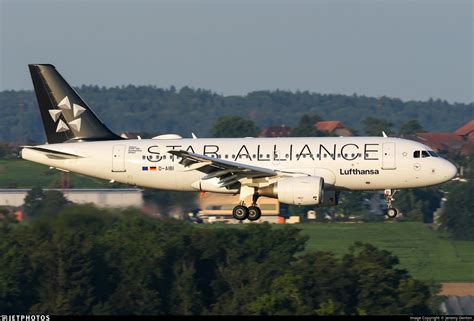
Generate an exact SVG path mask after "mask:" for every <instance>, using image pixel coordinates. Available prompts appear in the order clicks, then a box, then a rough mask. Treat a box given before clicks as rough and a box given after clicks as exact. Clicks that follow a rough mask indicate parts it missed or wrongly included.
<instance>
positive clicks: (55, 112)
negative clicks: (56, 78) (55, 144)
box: [49, 96, 86, 133]
mask: <svg viewBox="0 0 474 321" xmlns="http://www.w3.org/2000/svg"><path fill="white" fill-rule="evenodd" d="M57 107H58V108H59V109H50V110H49V114H50V115H51V118H53V121H54V122H55V123H56V122H58V120H59V122H58V126H57V127H56V133H62V132H66V131H68V130H70V129H73V130H74V131H75V132H79V131H81V118H80V117H79V118H76V117H78V116H80V115H81V114H82V113H83V112H85V111H86V109H85V108H84V107H82V106H81V105H78V104H74V103H73V104H72V106H71V103H70V102H69V98H68V97H67V96H66V97H64V98H63V100H61V101H60V102H59V104H58V106H57ZM65 111H72V114H73V116H74V118H75V119H74V120H72V121H70V122H69V123H68V124H66V123H65V122H64V121H63V120H62V119H60V116H61V114H63V113H64V112H65ZM68 125H69V127H68Z"/></svg>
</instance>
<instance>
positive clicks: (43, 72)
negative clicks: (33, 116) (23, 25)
mask: <svg viewBox="0 0 474 321" xmlns="http://www.w3.org/2000/svg"><path fill="white" fill-rule="evenodd" d="M28 66H29V68H30V73H31V79H32V80H33V86H34V88H35V93H36V98H37V99H38V105H39V109H40V113H41V118H42V120H43V125H44V129H45V132H46V138H47V140H48V143H49V144H57V143H64V142H76V141H96V140H119V139H122V138H121V137H120V136H118V135H116V134H114V133H113V132H112V131H110V130H109V129H108V128H107V126H105V125H104V123H102V122H101V121H100V120H99V118H98V117H97V116H96V115H95V114H94V112H93V111H92V110H91V109H90V108H89V106H87V104H86V103H85V102H84V101H83V100H82V98H81V97H79V95H78V94H77V92H76V91H75V90H74V89H73V88H72V87H71V86H70V85H69V84H68V83H67V82H66V80H64V78H63V77H62V76H61V75H60V74H59V72H57V70H56V68H55V67H54V66H53V65H47V64H41V65H28Z"/></svg>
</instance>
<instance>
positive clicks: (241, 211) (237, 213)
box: [232, 205, 249, 221]
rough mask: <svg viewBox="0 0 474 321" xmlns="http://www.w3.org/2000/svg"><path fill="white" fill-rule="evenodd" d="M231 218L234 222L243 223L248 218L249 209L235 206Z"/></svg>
mask: <svg viewBox="0 0 474 321" xmlns="http://www.w3.org/2000/svg"><path fill="white" fill-rule="evenodd" d="M232 216H233V217H234V218H235V219H236V220H239V221H243V220H245V219H246V218H247V217H248V216H249V209H248V208H247V207H245V206H243V205H237V206H236V207H234V209H233V210H232Z"/></svg>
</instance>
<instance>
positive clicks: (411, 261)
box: [218, 222, 474, 282]
mask: <svg viewBox="0 0 474 321" xmlns="http://www.w3.org/2000/svg"><path fill="white" fill-rule="evenodd" d="M218 226H219V227H222V228H227V227H235V226H238V227H239V228H240V227H242V225H240V224H239V225H218ZM281 226H282V225H276V227H277V228H280V227H281ZM295 227H297V228H299V229H301V230H302V233H304V234H306V235H308V236H309V240H308V242H307V243H306V251H318V250H319V251H332V252H334V253H336V255H338V256H342V255H343V254H344V253H347V250H348V248H349V246H350V245H351V244H353V243H354V242H356V241H361V242H366V243H371V244H373V245H375V246H377V247H378V248H380V249H384V250H388V251H390V252H392V253H393V254H395V255H396V256H397V257H398V258H399V259H400V266H401V267H403V268H406V269H407V270H408V271H409V272H410V274H411V275H413V276H415V277H416V278H418V279H421V280H435V281H440V282H442V281H443V282H474V241H456V240H453V239H450V238H448V237H447V235H446V234H444V233H442V232H439V231H433V230H431V229H430V228H429V227H428V226H426V225H424V224H421V223H416V222H396V223H332V224H313V223H309V224H298V225H295Z"/></svg>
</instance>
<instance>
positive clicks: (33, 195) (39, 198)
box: [23, 187, 70, 218]
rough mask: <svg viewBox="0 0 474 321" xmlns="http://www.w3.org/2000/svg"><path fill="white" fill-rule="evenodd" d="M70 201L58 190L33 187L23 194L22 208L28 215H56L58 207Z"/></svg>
mask: <svg viewBox="0 0 474 321" xmlns="http://www.w3.org/2000/svg"><path fill="white" fill-rule="evenodd" d="M68 203H70V202H69V201H68V200H67V199H66V198H65V197H64V195H63V193H61V192H60V191H54V190H50V191H46V192H43V189H42V188H41V187H33V188H32V189H31V190H30V191H28V193H27V194H26V196H25V201H24V204H23V208H24V209H25V213H26V214H27V215H28V216H29V217H32V218H34V217H38V216H40V215H43V214H46V215H56V214H57V213H58V212H59V210H60V209H62V208H63V207H64V206H66V205H67V204H68Z"/></svg>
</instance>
